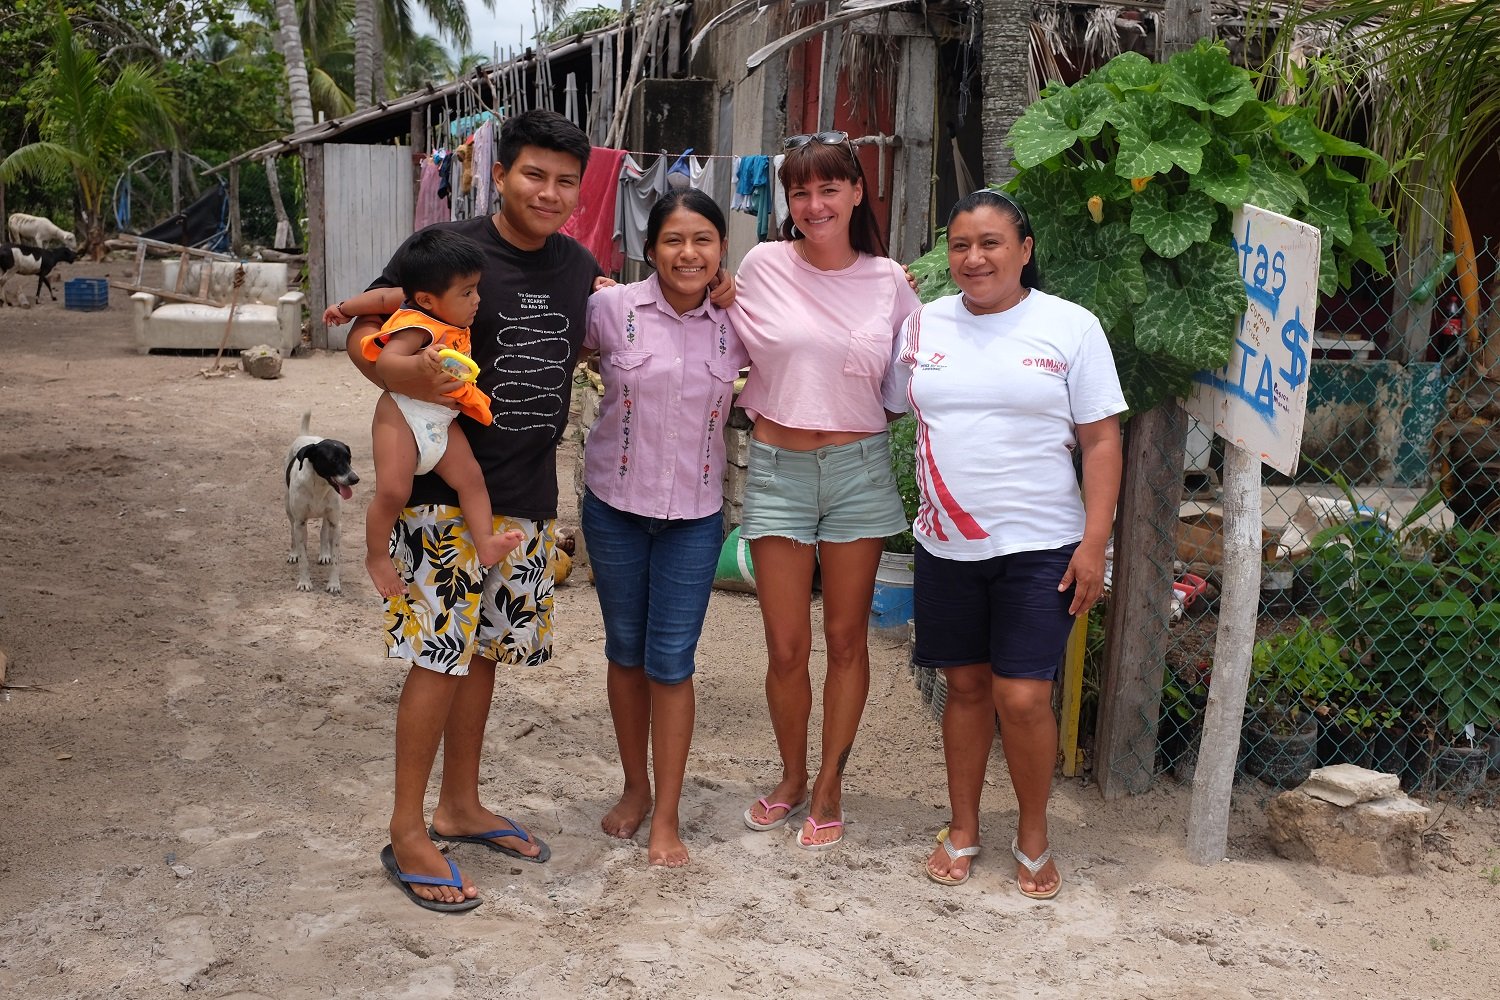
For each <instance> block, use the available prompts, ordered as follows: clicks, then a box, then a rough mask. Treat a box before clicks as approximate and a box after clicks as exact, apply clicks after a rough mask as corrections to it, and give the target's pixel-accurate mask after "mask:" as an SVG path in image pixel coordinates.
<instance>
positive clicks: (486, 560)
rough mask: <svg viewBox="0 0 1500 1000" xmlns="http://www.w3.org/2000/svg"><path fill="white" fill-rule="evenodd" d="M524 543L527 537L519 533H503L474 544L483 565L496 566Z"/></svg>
mask: <svg viewBox="0 0 1500 1000" xmlns="http://www.w3.org/2000/svg"><path fill="white" fill-rule="evenodd" d="M524 541H526V536H525V535H524V534H523V533H521V532H519V531H502V532H500V533H499V534H498V535H486V536H485V537H484V538H480V539H477V540H476V541H475V542H474V549H475V551H476V552H478V553H479V561H480V562H481V563H482V564H484V565H485V566H495V565H498V564H499V563H500V562H501V561H502V560H503V559H504V558H505V557H506V556H508V555H510V554H511V553H512V552H514V551H515V548H516V546H517V545H520V544H521V543H522V542H524Z"/></svg>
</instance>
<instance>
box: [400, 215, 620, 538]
mask: <svg viewBox="0 0 1500 1000" xmlns="http://www.w3.org/2000/svg"><path fill="white" fill-rule="evenodd" d="M436 226H437V228H442V229H447V230H451V231H453V232H456V233H460V234H462V235H464V236H467V237H468V238H469V239H471V240H473V241H474V242H475V243H477V244H478V245H479V246H480V247H481V248H482V249H483V250H484V256H485V266H484V271H483V272H482V273H481V275H480V279H479V314H478V315H477V316H475V317H474V325H473V326H471V327H470V328H469V339H470V342H471V351H472V353H473V357H474V363H475V364H477V365H478V366H479V378H478V381H477V385H478V386H479V388H480V389H481V390H482V391H484V392H485V393H487V394H488V395H489V397H490V399H491V400H492V402H491V404H490V410H491V412H492V413H493V414H494V423H493V424H491V425H489V426H488V427H486V426H484V425H482V424H478V423H475V422H474V421H473V420H470V419H469V418H468V417H466V416H462V415H460V416H459V418H458V420H457V421H455V424H456V426H458V427H462V428H463V432H464V434H465V435H466V436H467V437H468V439H469V446H470V447H471V448H473V449H474V457H475V458H476V459H477V460H478V462H479V467H480V468H481V469H482V470H484V481H485V484H486V485H487V486H488V487H489V493H490V505H491V507H492V508H493V510H494V512H495V513H496V514H504V515H507V516H510V517H521V518H529V519H532V520H542V519H545V518H550V517H556V516H557V443H558V441H560V440H561V439H562V434H563V429H564V428H565V427H566V425H567V422H568V403H569V399H570V396H571V392H572V376H573V366H574V364H575V363H577V361H578V351H579V348H580V347H581V346H582V344H583V336H584V333H585V332H586V331H587V323H586V315H587V308H588V298H589V294H590V292H591V291H592V290H593V286H594V279H595V278H596V277H597V276H598V275H599V273H600V271H599V265H598V263H597V262H596V261H595V260H594V256H593V254H591V253H589V252H588V251H587V250H585V249H584V248H583V247H582V246H581V245H580V244H578V243H577V242H576V241H575V240H573V238H572V237H569V236H563V235H561V234H554V235H553V236H550V237H548V239H547V242H546V243H545V244H543V246H542V248H541V249H540V250H522V249H520V248H518V247H515V246H512V245H511V244H510V243H507V242H506V241H505V240H504V239H503V238H502V237H501V236H500V233H499V231H498V230H496V228H495V224H494V222H493V221H491V220H490V219H489V218H475V219H464V220H461V221H458V222H439V223H437V224H436ZM404 249H405V244H404V243H403V244H402V246H401V249H399V250H397V251H396V254H395V256H393V257H392V258H391V261H390V263H388V264H387V265H386V267H385V270H384V271H382V272H381V275H380V277H379V278H377V279H375V281H374V282H372V283H371V285H370V287H371V288H398V287H400V285H401V282H400V281H399V279H398V278H397V277H396V261H397V260H399V259H400V257H401V251H402V250H404ZM457 503H458V496H457V494H455V493H454V491H453V489H452V488H451V487H450V486H448V484H447V483H445V482H443V480H442V478H441V477H440V476H438V475H437V474H436V473H428V474H427V475H425V476H418V477H417V478H416V479H415V480H414V481H413V483H412V489H411V500H410V501H409V504H410V505H411V506H417V505H419V504H450V505H456V504H457Z"/></svg>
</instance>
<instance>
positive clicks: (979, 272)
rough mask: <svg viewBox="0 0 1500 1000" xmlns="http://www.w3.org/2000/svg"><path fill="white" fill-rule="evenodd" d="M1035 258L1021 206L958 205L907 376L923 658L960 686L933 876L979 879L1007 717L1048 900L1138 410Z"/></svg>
mask: <svg viewBox="0 0 1500 1000" xmlns="http://www.w3.org/2000/svg"><path fill="white" fill-rule="evenodd" d="M1033 249H1034V240H1033V237H1032V232H1031V222H1030V220H1029V219H1028V218H1027V216H1026V212H1025V209H1023V208H1022V207H1021V205H1020V204H1019V203H1018V202H1016V201H1015V200H1014V199H1012V198H1011V197H1009V196H1008V195H1005V194H1003V193H1001V192H999V191H993V190H986V191H978V192H975V193H974V194H971V195H969V196H967V197H966V198H964V199H962V200H961V201H959V203H958V204H957V205H956V206H955V207H954V209H953V212H952V214H951V215H950V216H949V219H948V267H949V269H950V270H951V271H952V273H953V280H954V281H955V282H956V283H957V285H958V287H959V288H960V289H961V290H962V294H960V295H950V296H947V297H945V298H941V299H938V300H937V301H935V302H931V303H929V304H927V305H925V306H923V307H922V308H921V309H919V310H918V311H917V312H914V313H913V314H912V315H911V316H910V317H909V318H908V319H907V321H906V324H905V326H904V327H903V330H902V346H901V353H900V357H899V361H898V365H897V367H898V370H899V371H901V372H902V373H903V374H905V375H907V376H909V379H910V383H909V386H908V389H907V395H908V399H909V401H910V403H911V410H912V413H913V414H914V415H915V417H916V420H917V438H916V456H917V484H918V486H919V488H920V492H921V507H920V509H919V511H918V513H917V519H916V523H915V525H914V526H913V533H914V534H915V535H916V538H917V543H918V545H917V551H916V555H915V564H916V567H915V568H916V574H915V575H916V584H915V602H916V629H917V642H916V650H915V653H914V655H913V662H915V663H916V664H917V666H919V667H928V668H936V669H940V670H943V671H944V674H945V677H946V678H947V682H948V695H947V701H946V703H945V705H944V708H943V750H944V757H945V760H946V764H947V772H948V795H949V800H950V804H951V806H952V811H953V818H952V820H951V822H950V823H949V826H948V829H947V831H946V835H941V836H940V841H941V843H940V844H939V846H938V847H937V848H936V849H934V850H933V852H932V856H931V857H930V858H929V859H928V861H927V876H928V877H929V878H931V879H932V880H933V881H935V882H940V883H942V884H944V885H959V884H961V883H963V882H965V881H966V880H967V879H968V877H969V866H970V865H971V863H972V861H973V858H974V857H975V856H976V855H977V854H978V853H979V798H980V792H981V790H982V789H983V787H984V772H985V764H986V763H987V762H988V760H989V754H990V745H991V742H992V740H993V738H994V733H995V722H994V717H995V715H996V714H997V713H998V714H999V716H1000V738H1001V743H1002V746H1003V748H1004V751H1005V762H1006V765H1007V766H1008V768H1009V770H1010V776H1011V783H1012V785H1013V786H1014V788H1015V793H1016V800H1017V802H1018V804H1019V818H1018V821H1017V831H1016V837H1015V839H1014V840H1013V841H1012V842H1011V851H1012V853H1013V855H1014V856H1015V859H1016V863H1017V868H1016V876H1017V886H1018V888H1019V889H1020V891H1021V892H1022V893H1023V894H1025V895H1027V896H1030V897H1032V898H1034V899H1051V898H1052V897H1053V896H1055V895H1057V892H1058V889H1059V888H1060V887H1061V884H1062V879H1061V876H1060V875H1059V874H1058V871H1057V866H1056V865H1055V864H1054V863H1053V862H1052V860H1051V855H1052V851H1051V847H1050V846H1049V841H1048V837H1047V799H1048V796H1049V795H1050V793H1051V788H1052V769H1053V766H1054V764H1055V762H1056V758H1057V722H1056V720H1055V719H1054V718H1053V714H1052V684H1053V681H1054V679H1055V678H1056V675H1057V666H1058V663H1059V661H1060V659H1061V657H1062V653H1063V648H1064V646H1065V645H1066V643H1067V638H1068V633H1069V632H1070V631H1071V629H1072V627H1073V619H1074V616H1075V615H1078V614H1087V613H1088V610H1089V608H1090V607H1092V606H1093V604H1094V603H1095V602H1096V601H1097V600H1098V599H1099V595H1100V594H1101V593H1102V592H1103V589H1104V547H1105V543H1106V542H1107V541H1108V539H1109V534H1110V528H1111V525H1112V523H1113V521H1114V510H1115V500H1116V498H1117V497H1118V495H1119V488H1120V466H1121V448H1120V422H1119V417H1118V414H1119V413H1120V412H1121V411H1123V410H1124V409H1125V399H1124V396H1123V395H1122V394H1121V392H1120V381H1119V377H1118V375H1117V374H1116V372H1115V364H1114V357H1113V356H1112V355H1111V353H1110V350H1109V342H1108V340H1107V339H1106V338H1105V336H1104V331H1103V330H1102V329H1101V328H1100V326H1099V321H1098V320H1097V319H1096V318H1095V317H1094V315H1093V313H1091V312H1089V311H1088V310H1086V309H1084V308H1082V307H1080V306H1077V305H1074V304H1073V303H1071V302H1068V301H1066V300H1064V299H1059V298H1057V297H1056V296H1052V295H1048V294H1047V293H1046V292H1043V291H1042V290H1041V288H1040V287H1039V280H1038V275H1037V268H1036V262H1035V260H1034V259H1033V257H1032V252H1033ZM1075 449H1076V450H1077V451H1079V452H1080V453H1081V457H1082V467H1083V491H1082V496H1080V494H1079V483H1078V479H1077V475H1076V473H1075V472H1074V464H1073V453H1074V451H1075Z"/></svg>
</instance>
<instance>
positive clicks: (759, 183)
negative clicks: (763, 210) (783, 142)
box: [733, 156, 771, 215]
mask: <svg viewBox="0 0 1500 1000" xmlns="http://www.w3.org/2000/svg"><path fill="white" fill-rule="evenodd" d="M770 169H771V161H770V159H769V158H767V157H764V156H742V157H740V159H739V163H737V164H736V165H735V168H734V193H735V202H734V206H733V207H734V208H735V209H736V210H737V211H740V212H749V213H750V214H751V215H756V214H758V213H759V206H758V202H757V201H756V191H757V190H764V189H765V187H766V182H767V177H768V174H769V172H770Z"/></svg>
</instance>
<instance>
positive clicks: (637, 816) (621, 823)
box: [599, 792, 651, 840]
mask: <svg viewBox="0 0 1500 1000" xmlns="http://www.w3.org/2000/svg"><path fill="white" fill-rule="evenodd" d="M650 811H651V793H650V792H647V793H646V794H644V795H640V794H637V793H635V792H625V793H624V794H623V795H621V796H620V801H619V802H616V803H615V807H614V808H613V809H611V810H610V811H609V812H607V813H605V814H604V818H603V819H602V820H600V821H599V829H601V830H603V831H604V832H605V833H607V834H609V835H610V836H611V837H619V838H620V839H621V840H629V839H630V838H631V837H634V836H635V831H637V830H639V829H640V828H641V823H643V822H645V819H646V814H647V813H649V812H650Z"/></svg>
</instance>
